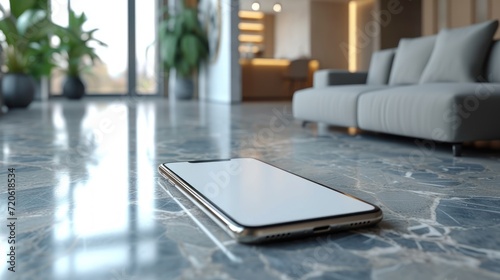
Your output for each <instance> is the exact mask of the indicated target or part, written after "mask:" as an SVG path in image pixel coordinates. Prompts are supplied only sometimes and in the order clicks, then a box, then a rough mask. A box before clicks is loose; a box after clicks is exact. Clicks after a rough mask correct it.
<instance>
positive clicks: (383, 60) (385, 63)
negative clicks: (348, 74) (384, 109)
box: [366, 49, 396, 85]
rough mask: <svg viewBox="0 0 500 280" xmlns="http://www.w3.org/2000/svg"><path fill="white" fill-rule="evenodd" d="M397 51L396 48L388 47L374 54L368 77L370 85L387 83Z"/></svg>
mask: <svg viewBox="0 0 500 280" xmlns="http://www.w3.org/2000/svg"><path fill="white" fill-rule="evenodd" d="M395 53H396V49H386V50H381V51H377V52H374V53H373V54H372V58H371V60H370V68H369V69H368V76H367V77H366V83H367V84H368V85H387V83H388V82H389V75H390V74H391V67H392V61H393V60H394V54H395Z"/></svg>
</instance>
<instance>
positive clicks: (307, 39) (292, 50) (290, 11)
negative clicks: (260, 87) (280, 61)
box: [274, 0, 311, 59]
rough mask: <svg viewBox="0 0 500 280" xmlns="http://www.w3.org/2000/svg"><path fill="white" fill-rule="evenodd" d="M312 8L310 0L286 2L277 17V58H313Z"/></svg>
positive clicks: (275, 54) (275, 50) (275, 52)
mask: <svg viewBox="0 0 500 280" xmlns="http://www.w3.org/2000/svg"><path fill="white" fill-rule="evenodd" d="M310 10H311V7H310V3H309V0H297V1H286V2H284V3H283V11H282V12H281V13H278V14H276V17H275V28H276V30H275V33H274V34H275V42H276V44H275V49H274V56H275V57H276V58H288V59H294V58H298V57H301V56H307V57H310V56H311V13H310Z"/></svg>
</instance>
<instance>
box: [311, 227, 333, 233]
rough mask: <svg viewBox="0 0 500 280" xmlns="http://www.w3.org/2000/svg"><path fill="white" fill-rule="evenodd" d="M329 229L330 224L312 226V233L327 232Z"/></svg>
mask: <svg viewBox="0 0 500 280" xmlns="http://www.w3.org/2000/svg"><path fill="white" fill-rule="evenodd" d="M329 230H330V226H322V227H315V228H313V232H314V233H321V232H327V231H329Z"/></svg>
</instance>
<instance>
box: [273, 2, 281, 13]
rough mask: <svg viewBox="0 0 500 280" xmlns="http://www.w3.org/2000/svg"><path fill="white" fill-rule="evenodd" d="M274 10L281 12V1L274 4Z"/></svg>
mask: <svg viewBox="0 0 500 280" xmlns="http://www.w3.org/2000/svg"><path fill="white" fill-rule="evenodd" d="M273 11H275V12H276V13H279V12H281V4H280V3H276V4H274V6H273Z"/></svg>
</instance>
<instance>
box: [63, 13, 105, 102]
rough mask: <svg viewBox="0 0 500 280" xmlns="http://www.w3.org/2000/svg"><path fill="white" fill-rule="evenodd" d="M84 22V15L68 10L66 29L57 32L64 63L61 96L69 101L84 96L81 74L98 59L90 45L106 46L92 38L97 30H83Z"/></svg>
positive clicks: (85, 18)
mask: <svg viewBox="0 0 500 280" xmlns="http://www.w3.org/2000/svg"><path fill="white" fill-rule="evenodd" d="M86 21H87V17H86V16H85V13H82V14H81V15H79V16H78V15H76V14H75V12H74V11H72V10H70V11H69V21H68V27H67V28H60V29H59V30H58V31H57V35H58V36H59V37H60V39H61V42H60V46H59V48H60V49H61V54H62V56H63V57H64V60H65V62H66V69H65V72H66V78H65V80H64V82H63V95H64V96H66V97H67V98H70V99H80V98H81V97H82V96H83V95H85V84H84V83H83V81H82V78H81V77H82V73H83V72H84V71H86V70H88V69H89V68H90V67H91V66H92V65H93V64H94V62H95V61H96V60H98V59H99V57H98V56H97V54H96V52H95V49H94V48H93V47H91V46H90V43H91V42H95V43H97V44H98V45H101V46H106V44H104V43H103V42H101V41H99V40H97V39H95V38H94V32H96V31H97V29H93V30H90V31H84V30H83V25H84V24H85V22H86Z"/></svg>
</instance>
